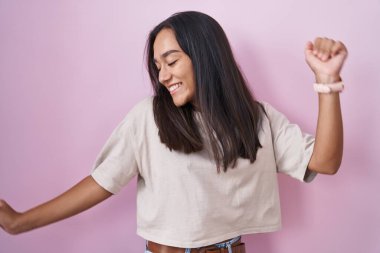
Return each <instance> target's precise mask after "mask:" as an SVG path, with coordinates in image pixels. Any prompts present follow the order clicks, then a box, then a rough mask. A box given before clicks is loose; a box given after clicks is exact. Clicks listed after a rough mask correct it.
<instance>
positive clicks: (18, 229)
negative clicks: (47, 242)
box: [7, 213, 25, 235]
mask: <svg viewBox="0 0 380 253" xmlns="http://www.w3.org/2000/svg"><path fill="white" fill-rule="evenodd" d="M24 226H25V225H23V214H22V213H16V214H15V215H14V216H13V217H12V220H11V222H10V224H9V229H8V230H9V231H7V232H9V233H10V234H12V235H17V234H20V233H22V232H24V230H25V229H24V228H23V227H24Z"/></svg>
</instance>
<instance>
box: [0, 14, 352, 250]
mask: <svg viewBox="0 0 380 253" xmlns="http://www.w3.org/2000/svg"><path fill="white" fill-rule="evenodd" d="M146 49H147V65H148V70H149V75H150V78H151V81H152V85H153V88H154V93H155V94H154V96H153V97H152V98H147V99H144V100H143V101H141V102H140V103H138V104H137V105H136V106H135V107H134V108H133V109H132V110H131V111H130V112H129V113H128V115H127V116H126V118H125V119H124V120H123V121H122V122H121V123H120V124H119V126H118V127H117V128H116V129H115V130H114V132H113V133H112V135H111V137H110V138H109V140H108V141H107V143H106V144H105V146H104V147H103V149H102V151H101V153H100V154H99V157H98V158H97V160H96V163H95V166H94V169H93V172H92V173H91V175H90V176H88V177H86V178H84V179H83V180H82V181H81V182H79V183H78V184H77V185H75V186H74V187H72V188H71V189H70V190H68V191H67V192H65V193H63V194H62V195H60V196H58V197H56V198H55V199H53V200H51V201H49V202H46V203H44V204H42V205H40V206H37V207H35V208H33V209H30V210H28V211H26V212H22V213H20V212H16V211H15V210H13V209H12V208H11V207H10V206H9V205H8V204H7V203H6V202H5V201H3V200H1V201H0V226H1V227H2V228H3V229H4V230H5V231H7V232H8V233H11V234H18V233H22V232H25V231H29V230H32V229H35V228H38V227H41V226H44V225H47V224H50V223H53V222H56V221H59V220H62V219H64V218H67V217H70V216H72V215H75V214H77V213H80V212H82V211H84V210H86V209H88V208H90V207H92V206H94V205H96V204H97V203H99V202H101V201H103V200H105V199H107V198H108V197H110V196H111V195H113V194H116V193H117V192H118V191H119V190H120V189H121V188H122V187H123V186H125V185H126V184H127V183H128V182H129V181H130V180H131V179H132V178H133V177H134V176H138V193H137V212H138V224H137V225H138V228H137V233H138V234H139V235H140V236H142V237H143V238H145V239H146V240H147V249H146V252H154V253H158V252H229V253H231V252H245V249H244V244H243V243H241V242H240V235H242V234H248V233H262V232H270V231H275V230H277V229H278V228H279V227H280V225H281V224H280V223H281V221H280V206H279V194H278V185H277V176H276V174H277V172H281V173H285V174H288V175H290V176H292V177H294V178H296V179H299V180H302V181H311V180H312V179H313V178H314V177H315V175H316V174H317V173H323V174H335V173H336V172H337V170H338V168H339V166H340V163H341V159H342V152H343V127H342V117H341V110H340V102H339V91H341V90H342V89H343V84H342V82H341V78H340V71H341V68H342V66H343V63H344V61H345V58H346V56H347V50H346V48H345V46H344V45H343V44H342V43H341V42H337V41H334V40H331V39H327V38H317V39H315V41H314V42H313V43H312V42H309V43H308V44H307V46H306V48H305V56H306V61H307V63H308V64H309V66H310V68H311V70H312V71H313V72H314V74H315V79H316V84H314V89H315V90H316V91H317V92H318V96H319V115H318V125H317V132H316V137H315V138H314V137H312V136H311V135H307V134H304V133H302V132H301V130H300V129H299V127H298V126H297V125H294V124H290V123H289V122H288V120H287V119H286V118H285V117H284V115H282V114H281V113H279V112H278V111H276V110H275V109H274V108H273V107H271V106H270V105H269V104H267V103H260V102H258V101H256V100H255V99H254V98H253V96H252V95H251V94H250V92H249V90H248V88H247V84H246V80H245V79H244V77H243V75H242V74H241V72H240V70H239V68H238V66H237V64H236V62H235V59H234V57H233V54H232V51H231V48H230V45H229V42H228V40H227V37H226V35H225V33H224V31H223V29H222V28H221V27H220V25H219V24H218V23H217V22H216V21H215V20H214V19H213V18H211V17H209V16H208V15H205V14H203V13H199V12H181V13H177V14H174V15H173V16H171V17H169V18H168V19H166V20H164V21H163V22H162V23H160V24H159V25H158V26H156V27H155V28H154V29H153V30H152V32H151V33H150V35H149V38H148V42H147V48H146Z"/></svg>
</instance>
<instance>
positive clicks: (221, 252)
mask: <svg viewBox="0 0 380 253" xmlns="http://www.w3.org/2000/svg"><path fill="white" fill-rule="evenodd" d="M147 249H148V250H149V251H150V252H152V253H184V252H185V249H184V248H177V247H172V246H166V245H162V244H159V243H155V242H151V241H148V243H147ZM231 249H232V252H233V253H245V244H244V243H242V242H241V241H240V239H239V240H238V241H236V242H235V243H233V244H232V245H231ZM191 253H228V248H218V247H216V246H215V245H210V246H205V247H201V248H195V249H191Z"/></svg>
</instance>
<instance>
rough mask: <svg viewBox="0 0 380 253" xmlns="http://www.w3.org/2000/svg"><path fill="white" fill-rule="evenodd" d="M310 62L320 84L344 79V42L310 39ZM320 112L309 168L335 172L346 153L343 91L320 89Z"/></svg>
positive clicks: (307, 51)
mask: <svg viewBox="0 0 380 253" xmlns="http://www.w3.org/2000/svg"><path fill="white" fill-rule="evenodd" d="M305 57H306V62H307V63H308V64H309V66H310V68H311V69H312V71H313V72H314V74H315V81H316V83H319V84H331V83H336V82H339V81H341V77H340V71H341V69H342V67H343V63H344V61H345V59H346V57H347V49H346V47H345V45H344V44H343V43H342V42H339V41H334V40H331V39H328V38H317V39H316V40H315V41H314V43H312V42H308V44H307V45H306V48H305ZM318 96H319V98H318V100H319V112H318V123H317V131H316V140H315V145H314V150H313V154H312V156H311V159H310V162H309V165H308V169H309V170H312V171H315V172H318V173H322V174H335V173H336V172H337V171H338V169H339V167H340V163H341V161H342V155H343V123H342V114H341V108H340V100H339V93H328V94H326V93H319V94H318Z"/></svg>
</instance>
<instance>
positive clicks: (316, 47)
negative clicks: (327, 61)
mask: <svg viewBox="0 0 380 253" xmlns="http://www.w3.org/2000/svg"><path fill="white" fill-rule="evenodd" d="M321 42H322V38H320V37H318V38H316V39H315V40H314V48H313V54H314V55H315V56H318V51H319V48H320V45H321Z"/></svg>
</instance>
